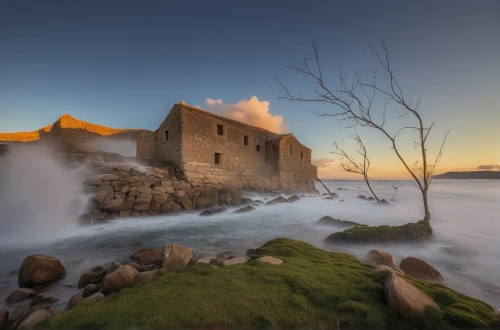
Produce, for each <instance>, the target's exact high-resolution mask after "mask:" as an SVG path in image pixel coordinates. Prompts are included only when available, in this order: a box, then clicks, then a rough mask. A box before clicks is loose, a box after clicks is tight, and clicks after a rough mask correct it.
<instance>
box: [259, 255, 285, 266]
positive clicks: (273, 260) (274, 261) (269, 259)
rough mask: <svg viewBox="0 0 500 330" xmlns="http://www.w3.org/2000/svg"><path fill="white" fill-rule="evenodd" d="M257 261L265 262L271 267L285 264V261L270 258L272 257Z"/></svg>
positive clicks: (261, 258)
mask: <svg viewBox="0 0 500 330" xmlns="http://www.w3.org/2000/svg"><path fill="white" fill-rule="evenodd" d="M257 261H258V262H265V263H268V264H271V265H281V264H282V263H283V260H281V259H278V258H275V257H270V256H266V257H260V258H258V259H257Z"/></svg>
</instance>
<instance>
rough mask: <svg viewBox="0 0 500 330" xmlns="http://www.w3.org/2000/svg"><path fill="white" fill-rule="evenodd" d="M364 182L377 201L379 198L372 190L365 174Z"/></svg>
mask: <svg viewBox="0 0 500 330" xmlns="http://www.w3.org/2000/svg"><path fill="white" fill-rule="evenodd" d="M365 182H366V185H367V186H368V189H370V192H371V193H372V195H373V197H375V199H376V200H377V202H380V199H378V197H377V195H376V194H375V192H374V191H373V189H372V186H371V185H370V181H369V180H368V177H367V176H365Z"/></svg>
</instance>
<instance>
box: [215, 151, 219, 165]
mask: <svg viewBox="0 0 500 330" xmlns="http://www.w3.org/2000/svg"><path fill="white" fill-rule="evenodd" d="M215 164H217V165H218V164H220V153H218V152H216V153H215Z"/></svg>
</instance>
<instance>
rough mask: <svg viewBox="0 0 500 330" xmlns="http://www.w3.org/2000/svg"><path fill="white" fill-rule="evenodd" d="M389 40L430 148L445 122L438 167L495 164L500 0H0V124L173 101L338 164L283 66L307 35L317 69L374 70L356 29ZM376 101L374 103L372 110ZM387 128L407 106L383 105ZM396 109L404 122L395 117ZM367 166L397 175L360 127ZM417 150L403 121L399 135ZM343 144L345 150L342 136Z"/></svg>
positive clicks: (125, 111)
mask: <svg viewBox="0 0 500 330" xmlns="http://www.w3.org/2000/svg"><path fill="white" fill-rule="evenodd" d="M379 38H381V39H382V40H384V41H385V42H386V44H387V47H388V49H389V52H390V59H391V65H392V67H393V69H394V73H395V75H396V78H397V79H398V81H399V83H400V85H401V86H402V88H403V90H404V92H405V94H406V95H409V96H411V95H413V94H414V93H415V95H416V97H421V102H420V113H421V115H422V117H423V119H424V122H425V123H426V125H430V124H431V123H433V122H435V125H434V128H433V131H432V133H431V137H430V138H429V142H428V144H429V150H428V152H429V155H430V156H429V157H432V158H434V157H435V153H436V152H437V150H439V146H440V143H441V140H442V138H443V136H444V133H445V132H447V131H448V130H450V129H451V132H450V134H449V135H448V139H447V141H446V145H445V147H444V150H443V158H442V160H441V161H440V163H439V164H438V165H439V167H438V168H437V169H436V172H446V171H456V170H474V169H477V168H478V167H480V168H483V169H491V170H498V164H500V130H499V126H500V125H499V124H500V101H499V97H498V94H499V92H500V1H496V0H492V1H488V0H483V1H459V0H454V1H439V2H435V1H414V2H408V1H376V2H375V1H349V2H347V1H307V2H305V1H302V2H301V1H260V0H257V1H247V2H243V1H222V0H220V1H182V2H181V1H177V2H172V3H170V2H167V1H153V0H151V1H145V2H144V1H143V2H139V1H124V0H121V1H112V0H108V1H94V0H90V1H78V2H77V1H71V2H68V1H30V0H26V1H2V2H0V132H18V131H32V130H35V129H38V128H41V127H43V126H46V125H48V124H51V123H53V122H54V121H55V120H56V119H57V118H58V117H60V116H61V115H63V114H65V113H69V114H71V115H73V116H74V117H76V118H79V119H82V120H86V121H90V122H94V123H98V124H101V125H107V126H111V127H116V128H145V129H150V130H155V129H157V128H158V126H159V124H160V123H161V122H162V120H163V119H164V118H165V116H166V115H167V114H168V112H169V111H170V109H171V108H172V106H173V105H174V104H175V103H178V102H179V101H181V100H182V101H184V102H186V103H187V104H190V105H197V106H200V107H202V108H203V109H206V110H208V111H212V112H215V113H218V114H222V115H225V116H229V117H231V118H235V119H238V120H242V121H245V122H248V123H250V124H254V125H259V126H263V127H265V128H268V129H271V130H274V131H276V132H280V133H282V132H292V133H293V134H294V135H295V136H296V137H297V138H298V139H299V140H300V141H301V142H302V143H303V144H304V145H306V146H308V147H309V148H311V149H312V150H313V153H312V156H313V159H314V163H315V164H317V165H318V171H319V174H320V177H322V178H355V177H353V176H352V175H346V174H345V173H344V172H343V171H342V170H340V169H339V167H338V166H339V163H340V159H339V157H338V156H336V155H334V154H332V153H331V152H332V151H333V148H332V142H333V141H334V140H337V141H338V140H339V139H341V138H342V137H343V138H344V139H345V140H346V141H348V140H349V139H348V136H349V135H350V134H352V131H351V132H350V131H349V130H348V129H345V128H344V129H343V128H342V126H341V122H339V121H338V120H336V119H335V118H332V117H319V116H317V115H315V113H323V112H328V113H332V112H334V111H335V108H333V107H332V106H331V105H328V104H321V103H296V102H288V101H287V100H283V99H279V97H280V96H284V91H283V89H282V88H281V86H280V85H279V84H278V83H277V81H276V78H278V79H279V80H280V81H281V82H283V83H284V84H285V85H286V86H287V88H289V89H290V90H291V91H292V92H293V93H296V94H303V95H307V93H308V92H307V91H308V90H310V89H312V88H313V87H314V81H312V80H311V79H307V77H304V76H300V75H296V74H295V72H294V71H293V70H292V69H290V68H289V67H288V65H289V64H290V63H300V61H301V60H302V59H303V58H304V57H305V56H309V55H311V54H312V53H311V48H310V45H311V44H312V43H315V44H316V45H317V47H318V49H319V56H320V60H321V63H322V69H323V73H324V75H325V77H327V78H326V79H325V81H327V82H328V83H331V86H332V87H333V89H335V86H337V85H336V84H337V82H338V80H337V78H338V75H339V72H342V73H345V74H347V75H348V76H350V75H352V74H353V73H357V74H359V75H361V76H362V77H367V78H370V77H373V75H374V73H375V74H376V75H377V80H378V79H380V81H381V82H382V83H383V82H384V80H383V79H384V74H383V71H382V68H381V67H380V64H379V63H378V62H377V59H376V57H375V56H374V54H373V52H372V51H371V50H370V48H369V47H368V45H367V43H366V42H367V41H369V42H371V43H372V44H374V45H376V46H379V44H378V40H379ZM380 109H381V106H380V104H379V106H378V111H380ZM391 118H392V119H391V120H390V128H391V129H397V128H398V125H400V124H401V123H405V121H406V119H407V118H403V119H401V118H398V115H397V114H396V113H394V116H393V117H391ZM401 120H402V121H401ZM359 133H360V135H361V136H362V138H363V140H364V141H365V144H366V147H367V150H368V153H369V155H370V158H371V162H372V172H371V176H372V177H373V178H379V179H400V178H401V179H402V178H405V177H407V173H406V172H405V169H404V167H403V166H402V165H401V163H400V162H399V161H398V159H397V158H396V157H395V154H394V152H393V150H391V148H390V145H389V144H388V143H387V141H386V140H385V139H384V137H383V136H382V135H381V134H379V133H377V132H374V131H371V130H366V129H361V130H359ZM400 143H401V148H402V150H404V154H405V157H407V159H408V161H409V163H413V161H414V160H417V159H418V153H416V151H415V150H414V149H413V143H412V136H411V133H410V134H407V135H406V136H405V135H404V134H403V135H402V139H401V141H400ZM346 148H348V150H350V151H353V152H354V151H355V149H353V146H352V144H350V143H349V142H348V143H347V145H346Z"/></svg>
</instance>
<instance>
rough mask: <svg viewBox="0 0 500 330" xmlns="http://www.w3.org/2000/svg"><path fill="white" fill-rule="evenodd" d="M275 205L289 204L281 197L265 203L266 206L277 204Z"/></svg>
mask: <svg viewBox="0 0 500 330" xmlns="http://www.w3.org/2000/svg"><path fill="white" fill-rule="evenodd" d="M277 203H289V201H288V199H286V198H285V197H283V196H278V197H276V198H275V199H273V200H271V201H269V202H267V203H266V205H273V204H277Z"/></svg>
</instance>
